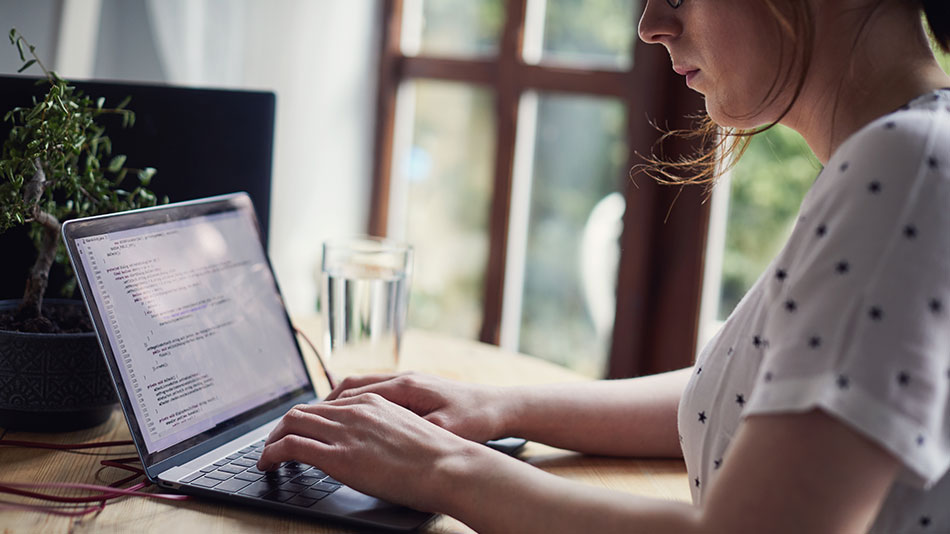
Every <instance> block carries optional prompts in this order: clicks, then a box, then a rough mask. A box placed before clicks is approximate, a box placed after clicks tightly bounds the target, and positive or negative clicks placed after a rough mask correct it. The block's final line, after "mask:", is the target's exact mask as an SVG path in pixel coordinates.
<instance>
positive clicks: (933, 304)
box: [927, 298, 943, 315]
mask: <svg viewBox="0 0 950 534" xmlns="http://www.w3.org/2000/svg"><path fill="white" fill-rule="evenodd" d="M927 307H928V308H930V311H931V312H933V313H934V315H938V314H939V313H940V312H942V311H943V303H942V302H940V299H936V298H934V299H930V302H929V303H928V304H927Z"/></svg>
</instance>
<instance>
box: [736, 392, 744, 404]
mask: <svg viewBox="0 0 950 534" xmlns="http://www.w3.org/2000/svg"><path fill="white" fill-rule="evenodd" d="M736 404H738V405H739V406H745V395H743V394H742V393H736Z"/></svg>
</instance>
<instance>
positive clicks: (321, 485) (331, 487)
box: [310, 481, 340, 493]
mask: <svg viewBox="0 0 950 534" xmlns="http://www.w3.org/2000/svg"><path fill="white" fill-rule="evenodd" d="M310 489H316V490H323V491H326V492H327V493H331V492H334V491H336V490H338V489H340V486H339V485H337V484H329V483H327V482H325V481H324V482H317V483H316V484H314V485H313V486H310Z"/></svg>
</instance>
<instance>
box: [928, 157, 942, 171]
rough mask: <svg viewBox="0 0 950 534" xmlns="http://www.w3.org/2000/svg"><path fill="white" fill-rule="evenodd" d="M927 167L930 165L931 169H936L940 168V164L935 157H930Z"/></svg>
mask: <svg viewBox="0 0 950 534" xmlns="http://www.w3.org/2000/svg"><path fill="white" fill-rule="evenodd" d="M927 165H929V166H930V168H931V169H936V168H937V167H938V166H939V163H938V162H937V158H935V157H933V156H930V157H929V158H927Z"/></svg>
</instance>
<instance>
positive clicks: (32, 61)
mask: <svg viewBox="0 0 950 534" xmlns="http://www.w3.org/2000/svg"><path fill="white" fill-rule="evenodd" d="M34 63H36V60H35V59H31V60H29V61H27V62H26V63H24V64H23V66H22V67H20V68H19V69H17V72H23V71H25V70H26V69H28V68H30V67H32V66H33V64H34Z"/></svg>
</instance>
